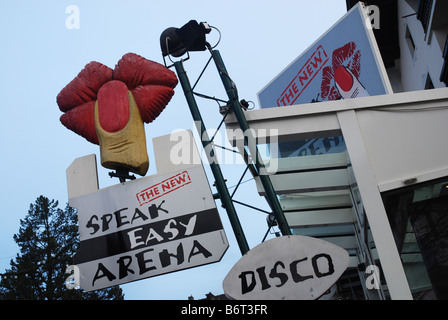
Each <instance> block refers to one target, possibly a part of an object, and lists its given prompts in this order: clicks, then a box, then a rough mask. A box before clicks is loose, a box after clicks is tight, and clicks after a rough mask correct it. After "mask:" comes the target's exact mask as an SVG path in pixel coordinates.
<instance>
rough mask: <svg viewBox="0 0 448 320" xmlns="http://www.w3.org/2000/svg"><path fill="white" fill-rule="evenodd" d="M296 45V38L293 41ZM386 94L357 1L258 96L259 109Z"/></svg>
mask: <svg viewBox="0 0 448 320" xmlns="http://www.w3.org/2000/svg"><path fill="white" fill-rule="evenodd" d="M298 40H299V39H298ZM389 93H392V89H391V86H390V83H389V80H388V78H387V75H386V72H385V69H384V66H383V63H382V59H381V56H380V53H379V50H378V48H377V45H376V42H375V38H374V35H373V31H372V26H371V22H370V18H369V16H368V15H367V13H366V8H365V7H364V5H363V4H362V3H361V2H359V3H358V4H357V5H356V6H354V7H353V8H352V9H351V10H350V11H349V12H347V13H346V14H345V15H344V16H343V17H342V18H341V19H340V20H339V21H338V22H337V23H336V24H335V25H334V26H333V27H331V28H330V29H329V30H328V31H327V32H326V33H325V34H323V35H322V36H321V37H320V38H319V39H318V40H317V41H316V42H314V44H312V45H311V46H310V47H309V48H308V49H307V50H306V51H305V52H304V53H303V54H302V55H300V56H299V57H298V58H297V59H295V60H294V61H293V62H292V63H291V64H289V66H287V67H286V68H285V69H284V70H283V71H282V72H280V74H279V75H277V76H276V77H275V78H274V79H273V80H272V81H271V82H270V83H269V84H267V85H266V86H265V87H264V88H263V89H262V90H261V91H260V92H259V93H258V99H259V104H260V106H261V108H271V107H283V106H289V105H296V104H304V103H313V102H321V101H331V100H339V99H351V98H359V97H365V96H369V95H370V96H372V95H382V94H389Z"/></svg>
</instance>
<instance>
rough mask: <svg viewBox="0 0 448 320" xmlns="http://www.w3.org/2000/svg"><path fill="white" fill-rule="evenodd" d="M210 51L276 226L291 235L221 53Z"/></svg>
mask: <svg viewBox="0 0 448 320" xmlns="http://www.w3.org/2000/svg"><path fill="white" fill-rule="evenodd" d="M209 49H210V48H209ZM210 52H211V54H212V56H213V60H214V61H215V64H216V67H217V68H218V72H219V75H220V76H221V81H222V83H223V85H224V88H225V89H226V92H227V96H228V97H229V99H230V104H231V106H232V109H233V112H234V113H235V117H236V118H237V120H238V124H239V125H240V128H241V129H242V130H243V133H244V136H245V137H247V146H248V148H249V152H250V155H251V157H252V159H254V160H255V167H256V169H257V171H258V175H259V177H260V180H261V184H262V185H263V188H264V190H265V192H266V197H267V200H268V203H269V205H270V207H271V210H272V211H273V213H274V215H275V217H276V218H277V222H278V227H279V229H280V231H281V232H282V234H283V235H291V229H290V228H289V226H288V222H287V221H286V218H285V215H284V214H283V210H282V208H281V206H280V203H279V201H278V199H277V195H276V194H275V190H274V188H273V186H272V183H271V179H270V178H269V176H268V174H267V171H266V168H265V166H264V163H263V162H262V161H260V159H261V158H260V154H259V152H258V147H257V144H256V143H255V139H254V137H253V136H252V133H251V131H250V130H249V124H248V123H247V120H246V116H245V115H244V113H243V110H242V108H241V105H240V103H239V101H238V94H237V92H236V89H235V86H234V84H233V82H232V79H231V78H230V77H229V74H228V73H227V70H226V67H225V66H224V62H223V60H222V58H221V54H220V53H219V51H218V50H210Z"/></svg>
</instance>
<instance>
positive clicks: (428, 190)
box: [383, 178, 448, 299]
mask: <svg viewBox="0 0 448 320" xmlns="http://www.w3.org/2000/svg"><path fill="white" fill-rule="evenodd" d="M383 201H384V205H385V208H386V211H387V214H388V218H389V222H390V224H391V228H392V231H393V233H394V238H395V242H396V245H397V248H398V250H399V252H400V254H401V258H402V261H403V266H404V269H405V272H406V275H407V277H408V282H409V285H410V287H411V291H412V292H413V294H414V298H415V299H448V277H447V276H446V275H447V274H448V178H444V179H441V180H437V181H432V182H430V183H425V184H419V185H416V186H413V187H407V188H404V189H400V190H394V191H390V192H387V193H384V194H383Z"/></svg>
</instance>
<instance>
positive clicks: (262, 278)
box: [223, 235, 349, 300]
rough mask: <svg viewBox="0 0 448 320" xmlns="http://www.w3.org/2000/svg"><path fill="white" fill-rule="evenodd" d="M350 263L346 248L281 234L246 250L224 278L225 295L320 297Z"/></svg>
mask: <svg viewBox="0 0 448 320" xmlns="http://www.w3.org/2000/svg"><path fill="white" fill-rule="evenodd" d="M348 264H349V255H348V253H347V251H346V250H344V249H343V248H341V247H338V246H336V245H334V244H332V243H329V242H327V241H323V240H320V239H317V238H311V237H306V236H298V235H293V236H283V237H279V238H275V239H271V240H269V241H266V242H263V243H261V244H259V245H258V246H256V247H255V248H253V249H252V250H250V251H249V252H247V253H246V254H245V255H244V256H243V257H242V258H241V259H240V260H239V261H238V262H237V263H236V264H235V265H234V266H233V268H232V269H231V270H230V271H229V273H228V274H227V276H226V277H225V279H224V281H223V289H224V292H225V294H226V295H227V296H228V297H229V298H231V299H237V300H240V299H244V300H255V299H260V300H262V299H264V300H284V299H288V300H289V299H290V300H313V299H317V298H319V297H320V296H322V295H323V294H324V293H325V292H326V291H327V290H328V289H329V288H330V287H331V286H332V285H333V284H334V283H335V282H336V281H337V280H338V279H339V277H340V276H341V275H342V273H343V272H344V271H345V270H346V269H347V267H348Z"/></svg>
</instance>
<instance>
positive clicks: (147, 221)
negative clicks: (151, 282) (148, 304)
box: [69, 164, 228, 291]
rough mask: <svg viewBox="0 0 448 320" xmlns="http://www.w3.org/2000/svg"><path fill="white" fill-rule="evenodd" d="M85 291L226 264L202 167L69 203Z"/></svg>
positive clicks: (79, 274)
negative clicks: (75, 219)
mask: <svg viewBox="0 0 448 320" xmlns="http://www.w3.org/2000/svg"><path fill="white" fill-rule="evenodd" d="M69 204H70V206H72V207H75V208H77V209H78V220H79V234H80V240H81V243H80V249H79V250H78V252H77V253H76V255H75V256H74V259H73V262H74V266H73V269H74V271H75V275H76V277H77V278H78V279H77V281H78V282H79V283H78V284H79V286H80V287H81V288H82V289H83V290H85V291H91V290H97V289H102V288H106V287H110V286H113V285H118V284H123V283H127V282H130V281H135V280H140V279H144V278H148V277H153V276H156V275H160V274H165V273H169V272H174V271H178V270H182V269H187V268H191V267H196V266H199V265H204V264H208V263H212V262H217V261H219V260H221V258H222V256H223V255H224V253H225V252H226V250H227V248H228V242H227V238H226V235H225V232H224V229H223V226H222V223H221V220H220V217H219V213H218V210H217V208H216V205H215V202H214V199H213V196H212V193H211V190H210V187H209V184H208V180H207V178H206V175H205V172H204V169H203V167H202V164H200V165H197V166H193V167H189V168H183V169H182V170H179V171H175V172H169V173H164V174H158V175H153V176H148V177H145V178H140V179H136V180H132V181H129V182H125V183H120V184H118V185H114V186H112V187H108V188H104V189H101V190H97V191H95V192H91V193H87V194H83V195H80V196H77V197H74V198H70V199H69Z"/></svg>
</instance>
